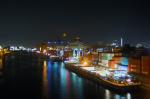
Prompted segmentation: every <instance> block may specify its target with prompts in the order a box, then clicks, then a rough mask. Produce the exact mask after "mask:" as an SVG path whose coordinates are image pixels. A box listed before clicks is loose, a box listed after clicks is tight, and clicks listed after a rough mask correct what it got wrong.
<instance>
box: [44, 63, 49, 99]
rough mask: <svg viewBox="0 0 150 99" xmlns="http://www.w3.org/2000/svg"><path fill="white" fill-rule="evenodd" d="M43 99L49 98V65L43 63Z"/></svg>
mask: <svg viewBox="0 0 150 99" xmlns="http://www.w3.org/2000/svg"><path fill="white" fill-rule="evenodd" d="M43 98H45V99H47V98H48V79H47V63H46V61H44V62H43Z"/></svg>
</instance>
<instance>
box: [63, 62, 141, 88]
mask: <svg viewBox="0 0 150 99" xmlns="http://www.w3.org/2000/svg"><path fill="white" fill-rule="evenodd" d="M65 67H66V68H67V69H69V70H71V71H73V72H75V73H76V74H78V75H80V76H82V77H84V78H87V79H89V80H92V81H94V82H97V83H98V84H101V85H104V86H107V87H109V88H110V89H113V90H121V91H132V90H137V89H139V85H140V83H133V84H127V83H126V84H125V83H118V82H114V81H111V80H112V79H108V78H106V77H102V76H100V75H99V74H97V73H96V72H94V71H89V70H85V69H84V68H83V67H82V66H75V64H66V65H65ZM87 68H92V67H87Z"/></svg>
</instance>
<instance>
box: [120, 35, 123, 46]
mask: <svg viewBox="0 0 150 99" xmlns="http://www.w3.org/2000/svg"><path fill="white" fill-rule="evenodd" d="M120 46H121V47H123V38H122V37H121V39H120Z"/></svg>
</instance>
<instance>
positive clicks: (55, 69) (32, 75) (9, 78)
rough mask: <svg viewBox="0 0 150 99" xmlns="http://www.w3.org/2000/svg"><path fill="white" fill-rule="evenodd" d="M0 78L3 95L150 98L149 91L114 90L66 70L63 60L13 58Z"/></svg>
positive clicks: (23, 98)
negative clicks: (15, 59) (36, 60)
mask: <svg viewBox="0 0 150 99" xmlns="http://www.w3.org/2000/svg"><path fill="white" fill-rule="evenodd" d="M2 72H3V75H2V76H1V78H0V95H1V96H0V98H1V99H8V98H9V99H11V98H13V99H142V98H143V99H150V95H149V92H146V91H141V90H139V91H136V92H126V93H123V92H115V91H113V90H111V89H109V88H106V87H104V86H102V85H99V84H97V83H95V82H92V81H89V80H87V79H84V78H82V77H80V76H78V75H76V74H75V73H73V72H71V71H69V70H67V69H66V68H65V64H64V63H63V62H51V61H50V60H49V61H46V60H45V61H42V62H33V63H32V62H30V63H27V62H15V63H14V62H13V63H10V64H7V65H6V66H5V69H4V70H3V71H2Z"/></svg>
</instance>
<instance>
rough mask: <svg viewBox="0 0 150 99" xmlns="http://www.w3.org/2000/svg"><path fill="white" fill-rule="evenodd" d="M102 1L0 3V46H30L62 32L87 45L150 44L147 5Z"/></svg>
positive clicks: (19, 1)
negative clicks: (115, 43)
mask: <svg viewBox="0 0 150 99" xmlns="http://www.w3.org/2000/svg"><path fill="white" fill-rule="evenodd" d="M104 1H105V2H104ZM104 1H103V2H102V1H101V0H97V1H94V0H91V1H88V0H87V1H81V0H80V1H77V0H69V1H63V0H61V1H57V0H49V1H44V0H41V1H38V0H36V1H31V0H24V1H23V0H18V1H13V0H11V1H7V0H6V1H5V0H3V2H2V1H1V2H0V44H1V45H8V44H11V45H25V46H32V45H33V46H34V45H36V44H37V43H40V42H43V41H48V40H51V39H54V38H56V37H57V35H60V34H61V33H63V32H68V33H69V35H80V37H81V39H82V40H85V41H89V42H95V41H108V42H111V41H112V40H115V39H119V38H120V37H121V36H123V37H124V38H125V40H126V42H127V43H137V42H141V41H145V42H149V41H150V5H149V4H150V3H149V2H144V1H143V0H141V1H138V0H136V1H132V0H129V1H127V0H118V1H116V0H104ZM149 43H150V42H149Z"/></svg>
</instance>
